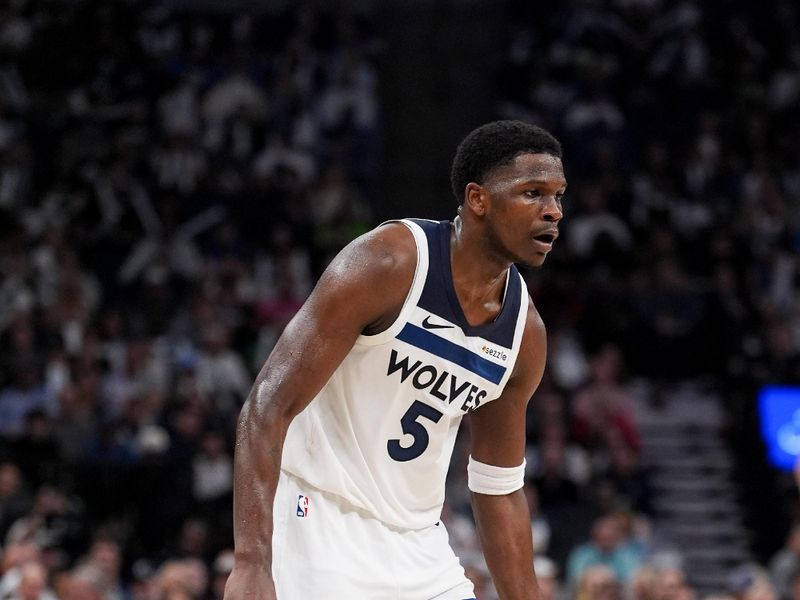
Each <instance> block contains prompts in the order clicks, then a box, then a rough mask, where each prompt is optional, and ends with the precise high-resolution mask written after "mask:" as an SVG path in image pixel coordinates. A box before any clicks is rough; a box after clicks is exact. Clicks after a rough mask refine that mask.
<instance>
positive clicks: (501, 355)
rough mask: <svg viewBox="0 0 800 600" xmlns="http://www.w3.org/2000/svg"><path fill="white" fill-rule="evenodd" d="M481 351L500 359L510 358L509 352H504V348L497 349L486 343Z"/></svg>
mask: <svg viewBox="0 0 800 600" xmlns="http://www.w3.org/2000/svg"><path fill="white" fill-rule="evenodd" d="M481 352H483V353H484V354H488V355H489V356H493V357H494V358H499V359H500V360H508V354H506V353H505V352H503V351H502V350H495V349H494V348H489V346H486V345H484V346H483V348H481Z"/></svg>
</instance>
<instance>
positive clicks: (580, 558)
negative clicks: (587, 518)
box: [567, 515, 641, 585]
mask: <svg viewBox="0 0 800 600" xmlns="http://www.w3.org/2000/svg"><path fill="white" fill-rule="evenodd" d="M622 542H623V540H622V532H621V531H620V526H619V521H618V520H617V519H616V518H615V517H614V516H611V515H608V516H603V517H600V518H598V519H597V520H596V521H595V522H594V525H593V526H592V536H591V540H590V541H588V542H586V543H584V544H581V545H579V546H577V547H576V548H574V549H573V551H572V552H571V553H570V555H569V558H568V561H567V580H568V581H569V582H570V584H572V585H575V584H576V583H578V582H579V581H581V579H582V577H583V575H584V572H585V571H586V570H587V569H589V568H590V567H593V566H597V565H601V566H604V567H607V568H608V569H610V570H611V572H612V573H613V575H614V578H615V579H616V580H618V581H619V582H621V583H622V584H627V583H628V582H629V581H631V579H632V577H633V575H634V573H635V572H636V569H637V568H638V566H639V564H640V562H641V558H640V556H639V555H638V554H637V553H636V552H634V551H632V549H631V548H629V547H626V546H625V545H623V543H622Z"/></svg>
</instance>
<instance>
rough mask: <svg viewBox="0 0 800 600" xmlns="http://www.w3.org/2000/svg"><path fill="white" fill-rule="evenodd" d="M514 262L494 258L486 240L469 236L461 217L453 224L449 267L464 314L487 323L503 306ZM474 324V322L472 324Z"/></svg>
mask: <svg viewBox="0 0 800 600" xmlns="http://www.w3.org/2000/svg"><path fill="white" fill-rule="evenodd" d="M509 266H511V263H508V262H504V261H502V260H499V259H495V258H494V257H493V256H492V254H491V253H489V252H488V251H487V248H486V245H485V241H484V240H482V239H481V238H479V237H477V236H473V235H471V233H470V228H469V227H465V226H464V222H463V220H462V219H461V218H460V217H456V218H455V220H454V221H453V227H452V230H451V233H450V268H451V271H452V274H453V286H454V287H455V290H456V294H457V295H458V299H459V302H460V303H461V307H462V309H463V310H464V314H465V315H466V316H467V317H468V320H470V321H473V319H471V318H469V317H470V314H472V315H475V320H476V321H484V320H486V319H487V318H488V319H489V320H491V319H490V317H492V316H493V314H492V313H495V312H499V310H500V308H501V307H502V300H503V291H504V290H505V285H506V276H507V273H508V268H509ZM473 324H474V323H473Z"/></svg>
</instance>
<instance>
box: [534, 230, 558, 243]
mask: <svg viewBox="0 0 800 600" xmlns="http://www.w3.org/2000/svg"><path fill="white" fill-rule="evenodd" d="M533 239H535V240H536V241H537V242H541V243H542V244H547V245H548V246H549V245H550V244H552V243H553V242H554V241H555V239H556V236H555V235H553V234H552V233H542V234H540V235H536V236H534V237H533Z"/></svg>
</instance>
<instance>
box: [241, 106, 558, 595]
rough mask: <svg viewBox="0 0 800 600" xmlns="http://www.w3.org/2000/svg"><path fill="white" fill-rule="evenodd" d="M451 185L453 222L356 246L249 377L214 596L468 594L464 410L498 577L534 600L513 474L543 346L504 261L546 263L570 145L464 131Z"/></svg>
mask: <svg viewBox="0 0 800 600" xmlns="http://www.w3.org/2000/svg"><path fill="white" fill-rule="evenodd" d="M452 185H453V191H454V193H455V194H456V197H457V199H458V201H459V204H460V206H459V208H458V216H456V217H455V219H454V220H453V221H452V222H447V221H443V222H433V221H423V220H403V221H396V222H390V223H387V224H384V225H382V226H379V227H377V228H376V229H374V230H373V231H371V232H369V233H367V234H365V235H363V236H362V237H360V238H358V239H356V240H355V241H354V242H352V243H351V244H350V245H349V246H347V247H346V248H345V249H344V250H343V251H342V252H341V253H340V254H339V255H338V256H337V257H336V258H335V259H334V260H333V261H332V263H331V264H330V266H329V267H328V268H327V270H326V271H325V273H324V274H323V275H322V277H321V279H320V281H319V283H318V284H317V286H316V288H315V290H314V291H313V293H312V294H311V296H310V297H309V299H308V301H307V302H306V303H305V305H304V306H303V308H302V309H301V310H300V311H299V312H298V314H297V315H296V316H295V318H294V319H293V320H292V321H291V323H290V324H289V325H288V326H287V328H286V330H285V332H284V333H283V335H282V336H281V338H280V340H279V341H278V343H277V345H276V346H275V349H274V350H273V352H272V354H271V355H270V357H269V358H268V359H267V361H266V363H265V365H264V367H263V368H262V370H261V372H260V373H259V375H258V377H257V379H256V381H255V383H254V386H253V389H252V391H251V393H250V396H249V398H248V400H247V402H246V404H245V405H244V407H243V409H242V413H241V417H240V421H239V427H238V431H237V441H236V459H235V480H236V481H235V501H234V515H235V516H234V520H235V523H234V533H235V556H236V561H235V567H234V569H233V571H232V573H231V575H230V578H229V579H228V583H227V587H226V590H225V600H245V599H247V600H272V599H274V598H276V597H277V598H278V599H279V600H301V599H302V600H308V599H310V598H320V599H324V600H345V599H346V600H359V599H363V600H382V599H390V598H391V599H407V600H433V599H436V600H465V599H470V598H474V595H475V594H474V591H473V588H472V584H471V583H470V582H469V580H468V579H467V578H466V577H465V575H464V570H463V569H462V567H461V566H460V564H459V562H458V559H457V558H456V556H455V555H454V553H453V551H452V550H451V549H450V546H449V544H448V540H447V532H446V531H445V528H444V526H443V524H442V523H441V522H440V521H439V515H440V511H441V508H442V503H443V500H444V489H445V475H446V473H447V469H448V465H449V463H450V456H451V453H452V450H453V445H454V441H455V436H456V431H457V429H458V426H459V423H460V422H461V419H462V417H464V416H465V415H466V416H467V417H468V419H469V421H470V433H471V442H470V444H471V446H470V452H471V456H470V460H469V466H468V486H469V488H470V490H471V491H472V498H473V509H474V515H475V519H476V522H477V527H478V533H479V536H480V541H481V544H482V548H483V551H484V554H485V558H486V562H487V565H488V567H489V570H490V572H491V575H492V578H493V581H494V585H495V587H496V589H497V591H498V593H499V595H500V597H501V598H502V599H503V600H518V599H523V598H524V599H535V598H537V597H538V590H537V586H536V578H535V575H534V571H533V550H532V544H531V529H530V523H529V520H528V519H529V513H528V509H527V505H526V500H525V495H524V492H523V490H522V485H523V475H524V469H525V465H524V452H525V408H526V405H527V403H528V400H529V399H530V398H531V395H532V394H533V392H534V390H535V389H536V387H537V385H538V384H539V381H540V380H541V377H542V372H543V370H544V365H545V343H546V340H545V328H544V325H543V324H542V321H541V319H540V317H539V315H538V313H537V311H536V309H535V308H534V306H533V304H532V303H531V301H530V299H529V296H528V293H527V290H526V288H525V284H524V282H523V280H522V278H521V277H520V275H519V273H518V272H517V270H516V268H515V267H514V263H524V264H526V265H530V266H539V265H541V264H542V263H543V262H544V260H545V257H546V256H547V254H548V252H550V250H551V248H552V245H553V241H554V240H555V238H556V236H557V235H558V223H559V221H560V220H561V217H562V212H561V197H562V195H563V194H564V190H565V188H566V181H565V179H564V171H563V168H562V164H561V146H560V144H559V142H558V141H557V140H556V139H555V138H553V137H552V136H551V135H550V134H549V133H547V132H546V131H544V130H543V129H540V128H538V127H535V126H532V125H528V124H525V123H522V122H517V121H498V122H494V123H489V124H487V125H484V126H482V127H479V128H478V129H476V130H475V131H473V132H472V133H470V134H469V135H468V136H467V137H466V138H465V139H464V140H463V141H462V143H461V144H460V145H459V148H458V150H457V153H456V157H455V159H454V163H453V169H452Z"/></svg>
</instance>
